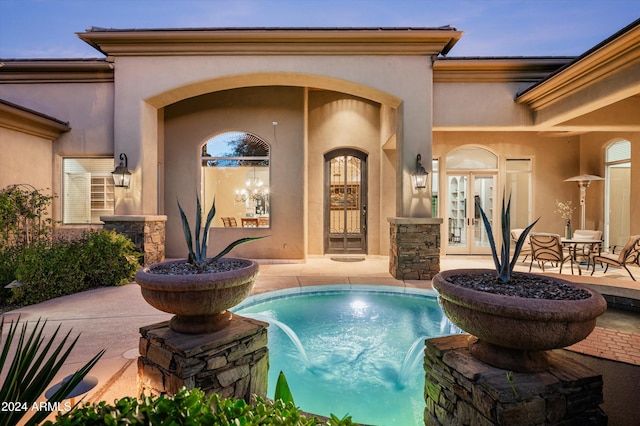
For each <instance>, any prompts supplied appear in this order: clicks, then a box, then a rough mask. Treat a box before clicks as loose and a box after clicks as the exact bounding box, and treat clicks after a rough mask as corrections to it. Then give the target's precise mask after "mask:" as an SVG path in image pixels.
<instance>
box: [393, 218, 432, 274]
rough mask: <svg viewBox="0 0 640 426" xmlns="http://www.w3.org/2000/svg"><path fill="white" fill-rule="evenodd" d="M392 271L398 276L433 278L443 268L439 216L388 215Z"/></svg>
mask: <svg viewBox="0 0 640 426" xmlns="http://www.w3.org/2000/svg"><path fill="white" fill-rule="evenodd" d="M387 220H388V221H389V223H390V232H391V235H390V248H389V273H390V274H391V275H392V276H393V277H394V278H396V279H398V280H430V279H432V278H433V277H434V276H435V275H436V274H437V273H438V272H440V225H441V224H442V219H437V218H398V217H394V218H389V219H387Z"/></svg>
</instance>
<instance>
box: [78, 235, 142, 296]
mask: <svg viewBox="0 0 640 426" xmlns="http://www.w3.org/2000/svg"><path fill="white" fill-rule="evenodd" d="M82 252H83V256H82V264H83V270H84V271H85V274H86V275H85V288H86V289H89V288H97V287H111V286H119V285H123V284H127V283H130V282H131V281H132V280H133V276H134V275H135V273H136V271H137V270H138V267H139V264H138V258H139V257H140V254H139V253H138V252H137V251H136V247H135V245H134V244H133V242H132V241H131V240H130V239H129V238H127V237H125V236H124V235H122V234H118V233H117V232H115V231H99V232H91V233H89V234H87V235H85V236H84V238H83V239H82Z"/></svg>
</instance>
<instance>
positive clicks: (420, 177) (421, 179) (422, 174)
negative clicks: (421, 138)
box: [411, 154, 429, 189]
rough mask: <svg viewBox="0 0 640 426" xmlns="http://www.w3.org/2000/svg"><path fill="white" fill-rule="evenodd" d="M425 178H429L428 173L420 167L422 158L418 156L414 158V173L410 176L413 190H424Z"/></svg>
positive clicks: (425, 185)
mask: <svg viewBox="0 0 640 426" xmlns="http://www.w3.org/2000/svg"><path fill="white" fill-rule="evenodd" d="M427 176H429V173H428V172H427V171H426V170H425V168H424V167H423V166H422V156H421V155H420V154H418V156H417V157H416V171H415V172H414V173H412V174H411V177H412V178H413V187H414V188H415V189H424V188H426V187H427Z"/></svg>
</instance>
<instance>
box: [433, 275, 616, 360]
mask: <svg viewBox="0 0 640 426" xmlns="http://www.w3.org/2000/svg"><path fill="white" fill-rule="evenodd" d="M474 273H485V274H487V273H489V274H493V275H494V276H495V271H493V270H489V269H487V270H484V269H468V270H464V269H458V270H450V271H444V272H440V273H439V274H437V275H436V276H435V277H434V279H433V287H434V288H435V289H436V290H437V291H438V293H439V294H440V302H441V305H442V308H443V310H444V312H445V314H446V315H447V317H449V319H450V320H451V321H452V322H453V323H454V324H456V325H457V326H458V327H460V328H461V329H463V330H464V331H466V332H468V333H469V334H471V335H472V336H471V337H470V339H469V349H470V351H471V353H472V354H473V355H474V356H475V357H476V358H478V359H480V360H481V361H483V362H485V363H487V364H490V365H493V366H494V367H498V368H503V369H507V370H512V371H519V372H536V371H544V370H546V369H547V368H548V363H547V352H546V351H548V350H550V349H559V348H563V347H566V346H570V345H572V344H574V343H577V342H579V341H581V340H583V339H584V338H586V337H587V336H588V335H589V334H590V333H591V332H592V331H593V329H594V327H595V325H596V318H597V317H598V316H600V315H602V314H603V313H604V312H605V310H606V308H607V303H606V301H605V299H604V298H603V297H602V295H600V294H599V293H597V292H596V291H593V290H591V289H589V288H586V287H584V286H580V285H578V284H575V283H571V282H568V281H565V280H561V279H557V278H551V277H548V276H545V277H544V278H545V279H553V280H557V282H558V283H560V282H562V283H564V284H566V285H569V286H573V287H574V288H576V289H580V290H583V291H585V292H587V293H588V297H586V298H584V299H577V300H549V299H535V298H528V297H514V296H508V295H500V294H493V293H489V292H486V291H479V290H474V289H471V288H466V287H462V286H460V285H458V284H453V283H452V282H450V281H449V279H450V277H451V276H454V275H460V274H474ZM522 275H526V276H530V277H536V275H535V274H524V273H522ZM538 277H539V276H538Z"/></svg>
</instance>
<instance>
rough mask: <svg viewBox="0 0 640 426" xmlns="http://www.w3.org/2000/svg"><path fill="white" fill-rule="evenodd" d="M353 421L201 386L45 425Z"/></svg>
mask: <svg viewBox="0 0 640 426" xmlns="http://www.w3.org/2000/svg"><path fill="white" fill-rule="evenodd" d="M53 424H55V425H60V426H76V425H77V426H80V425H96V426H98V425H119V424H127V425H133V426H135V425H193V426H196V425H246V426H252V425H287V426H289V425H291V426H307V425H332V426H348V425H353V424H354V423H353V422H352V421H351V418H349V417H346V418H344V419H338V418H337V417H335V416H332V417H331V419H329V420H326V421H324V420H320V419H318V418H317V417H313V416H309V417H306V416H303V415H302V414H301V412H300V410H298V409H297V408H296V407H295V406H294V405H293V403H291V402H287V403H285V402H283V401H282V400H275V401H264V400H262V399H261V398H257V400H256V403H255V405H249V404H247V403H246V402H245V401H243V400H237V399H233V398H229V399H224V398H222V397H220V396H219V395H217V394H211V396H205V394H204V392H203V391H202V390H200V389H191V390H188V389H182V390H181V391H180V392H178V393H177V394H176V395H174V396H164V395H163V396H160V397H157V398H152V397H145V398H143V399H142V400H140V401H139V400H138V399H136V398H131V397H126V398H122V399H120V400H116V401H115V403H114V404H113V405H111V404H107V403H106V402H104V401H102V402H99V403H90V404H84V405H82V406H81V407H79V408H76V409H75V410H72V411H71V412H69V413H66V414H59V415H58V416H57V417H56V421H55V423H51V422H50V421H49V422H47V423H45V425H48V426H51V425H53Z"/></svg>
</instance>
